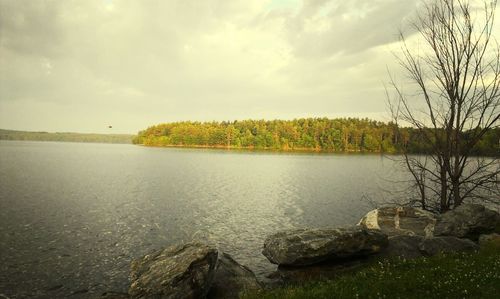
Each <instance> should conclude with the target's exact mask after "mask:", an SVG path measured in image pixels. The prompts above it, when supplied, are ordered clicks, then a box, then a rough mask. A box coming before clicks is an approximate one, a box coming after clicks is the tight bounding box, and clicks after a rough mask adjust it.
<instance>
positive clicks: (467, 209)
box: [434, 204, 500, 241]
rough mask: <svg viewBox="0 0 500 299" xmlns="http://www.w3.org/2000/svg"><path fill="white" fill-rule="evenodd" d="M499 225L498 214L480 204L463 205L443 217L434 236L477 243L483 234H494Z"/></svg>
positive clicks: (499, 217)
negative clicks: (450, 237) (469, 240)
mask: <svg viewBox="0 0 500 299" xmlns="http://www.w3.org/2000/svg"><path fill="white" fill-rule="evenodd" d="M499 223H500V216H499V214H498V213H497V212H495V211H493V210H490V209H487V208H485V207H484V206H482V205H478V204H462V205H460V206H458V207H456V208H455V209H453V210H451V211H448V212H446V213H444V214H442V215H441V217H440V218H439V219H438V221H437V222H436V225H435V227H434V235H435V236H454V237H458V238H468V239H471V240H475V241H476V240H478V239H479V236H480V235H481V234H488V233H491V232H494V231H495V229H496V227H497V225H499Z"/></svg>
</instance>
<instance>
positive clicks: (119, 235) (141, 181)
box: [0, 141, 401, 298]
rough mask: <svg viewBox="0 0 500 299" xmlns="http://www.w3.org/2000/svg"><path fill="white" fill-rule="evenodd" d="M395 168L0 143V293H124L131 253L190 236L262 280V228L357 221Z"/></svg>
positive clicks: (320, 157) (333, 158) (365, 161)
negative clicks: (213, 246)
mask: <svg viewBox="0 0 500 299" xmlns="http://www.w3.org/2000/svg"><path fill="white" fill-rule="evenodd" d="M395 166H396V164H395V162H394V161H393V160H392V159H389V158H386V157H382V156H380V155H334V154H289V153H271V152H243V151H224V150H199V149H196V150H194V149H171V148H149V147H142V146H134V145H118V144H88V143H58V142H26V141H0V236H1V242H0V267H1V269H0V294H4V295H5V296H8V297H10V298H27V297H28V298H29V297H33V298H65V297H70V298H88V297H92V296H96V295H99V294H101V293H102V292H104V291H108V290H113V291H124V292H126V290H127V286H128V272H129V264H130V261H131V260H132V259H134V258H137V257H140V256H142V255H144V254H147V253H150V252H151V251H153V250H155V249H160V248H163V247H165V246H168V245H172V244H174V243H178V242H182V241H189V240H192V239H196V240H206V241H209V242H215V243H217V244H218V245H219V248H220V249H222V250H223V251H225V252H227V253H229V254H231V255H232V256H233V257H234V258H235V259H236V260H237V261H239V262H240V263H242V264H244V265H247V266H249V267H250V268H251V269H252V270H253V271H254V272H255V273H256V274H257V275H258V277H259V278H263V277H265V276H266V275H267V274H269V273H271V272H272V271H273V270H275V268H276V267H275V266H273V265H272V264H270V263H269V262H268V261H267V260H266V259H265V257H264V256H263V255H262V254H261V253H260V252H261V250H262V244H263V241H264V238H265V237H266V235H268V234H271V233H273V232H275V231H277V230H280V229H285V228H297V227H311V226H314V227H327V226H344V225H352V224H355V223H357V221H358V220H359V219H360V218H361V217H362V216H363V215H364V214H365V213H366V212H367V211H369V210H370V209H372V208H373V206H372V204H370V201H369V200H366V199H365V197H368V198H370V199H371V200H375V201H376V200H379V199H380V198H382V197H383V196H384V193H382V191H381V189H382V188H387V187H388V186H389V187H390V182H389V181H387V180H386V179H388V178H397V177H398V176H400V175H401V174H400V173H398V172H397V171H396V169H397V167H395ZM1 297H2V296H0V298H1Z"/></svg>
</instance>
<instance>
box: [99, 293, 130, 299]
mask: <svg viewBox="0 0 500 299" xmlns="http://www.w3.org/2000/svg"><path fill="white" fill-rule="evenodd" d="M99 299H130V296H129V294H127V293H120V292H105V293H104V294H102V295H101V297H99Z"/></svg>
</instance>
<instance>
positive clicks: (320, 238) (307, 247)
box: [262, 226, 387, 266]
mask: <svg viewBox="0 0 500 299" xmlns="http://www.w3.org/2000/svg"><path fill="white" fill-rule="evenodd" d="M386 246H387V235H385V234H384V233H382V232H380V231H378V230H370V229H366V228H363V227H360V226H354V227H349V228H333V229H293V230H285V231H281V232H278V233H275V234H273V235H270V236H268V237H267V238H266V240H265V241H264V249H263V251H262V254H263V255H264V256H265V257H267V259H268V260H269V261H270V262H271V263H274V264H278V265H291V266H305V265H312V264H316V263H320V262H323V261H327V260H332V259H335V260H342V259H347V258H351V257H355V256H366V255H370V254H374V253H378V252H380V251H381V250H382V249H383V248H385V247H386Z"/></svg>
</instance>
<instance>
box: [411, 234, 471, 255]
mask: <svg viewBox="0 0 500 299" xmlns="http://www.w3.org/2000/svg"><path fill="white" fill-rule="evenodd" d="M478 249H479V246H478V245H477V244H476V243H474V242H473V241H471V240H469V239H460V238H457V237H450V236H448V237H435V238H429V239H424V240H423V242H421V243H420V244H419V250H420V251H421V252H422V254H424V255H426V256H433V255H436V254H438V253H446V252H461V251H474V250H478Z"/></svg>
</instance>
